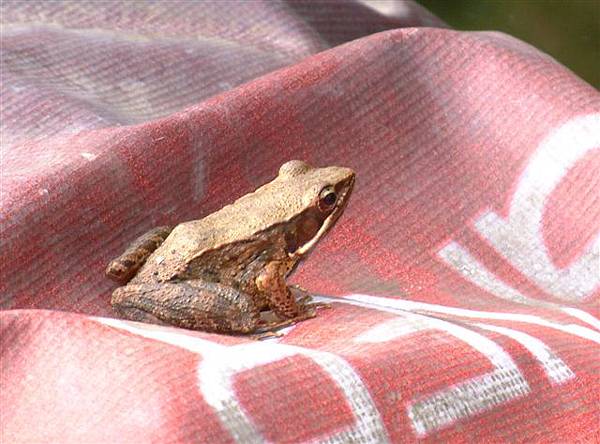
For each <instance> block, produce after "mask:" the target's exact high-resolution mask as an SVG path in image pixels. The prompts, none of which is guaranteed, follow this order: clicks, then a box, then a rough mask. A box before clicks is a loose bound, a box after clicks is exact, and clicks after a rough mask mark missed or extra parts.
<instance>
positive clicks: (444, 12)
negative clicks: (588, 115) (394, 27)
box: [417, 0, 600, 88]
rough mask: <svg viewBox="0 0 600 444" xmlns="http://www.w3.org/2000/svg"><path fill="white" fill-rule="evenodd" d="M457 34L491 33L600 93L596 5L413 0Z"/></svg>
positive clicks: (583, 0)
mask: <svg viewBox="0 0 600 444" xmlns="http://www.w3.org/2000/svg"><path fill="white" fill-rule="evenodd" d="M417 1H418V2H419V3H420V4H422V5H423V6H425V7H426V8H427V9H429V10H430V11H431V12H432V13H434V14H435V15H437V16H438V17H439V18H441V19H442V20H444V21H445V22H446V23H448V24H449V25H450V26H452V27H453V28H456V29H460V30H473V31H475V30H496V31H502V32H505V33H507V34H510V35H512V36H514V37H517V38H519V39H521V40H523V41H525V42H527V43H530V44H531V45H533V46H535V47H536V48H538V49H540V50H542V51H544V52H545V53H547V54H550V55H551V56H552V57H554V58H555V59H556V60H558V61H559V62H561V63H562V64H563V65H565V66H567V67H568V68H569V69H571V70H572V71H574V72H575V73H577V74H578V75H579V76H580V77H581V78H583V79H584V80H586V81H587V82H588V83H590V84H591V85H593V86H595V87H596V88H600V0H417Z"/></svg>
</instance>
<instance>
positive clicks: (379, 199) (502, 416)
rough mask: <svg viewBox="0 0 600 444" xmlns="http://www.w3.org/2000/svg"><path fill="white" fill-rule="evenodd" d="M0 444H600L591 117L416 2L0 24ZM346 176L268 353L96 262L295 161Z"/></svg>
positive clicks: (573, 98)
mask: <svg viewBox="0 0 600 444" xmlns="http://www.w3.org/2000/svg"><path fill="white" fill-rule="evenodd" d="M1 17H2V20H3V23H2V60H1V62H2V72H1V73H2V116H1V117H2V119H1V120H2V162H1V168H2V176H1V179H2V213H1V217H2V224H1V229H2V235H1V243H2V244H1V245H2V246H1V250H0V255H1V258H0V263H1V265H2V267H1V271H0V272H1V277H0V286H1V287H0V288H1V291H0V294H1V304H2V308H3V311H2V314H1V316H0V319H1V337H0V338H1V344H2V345H1V346H2V355H1V393H0V399H1V405H0V408H1V412H2V414H1V417H0V420H1V427H0V428H1V438H0V439H1V441H2V442H3V443H4V442H6V443H19V442H22V443H34V442H35V443H37V442H56V443H69V442H73V443H83V442H85V443H109V442H110V443H113V442H119V443H142V442H157V443H158V442H160V443H164V442H199V443H204V442H207V443H217V442H219V443H220V442H223V443H232V442H238V443H254V442H257V443H260V442H272V443H291V442H294V443H296V442H327V443H347V442H361V443H385V442H401V443H404V442H407V443H408V442H416V441H424V442H567V441H568V442H599V441H600V376H599V375H600V345H599V344H600V321H598V319H597V318H598V316H600V303H599V301H600V265H599V249H600V174H599V173H598V172H599V171H600V94H598V91H596V90H595V89H594V88H593V87H591V86H590V85H588V84H586V83H585V82H583V81H582V80H580V79H579V78H578V77H577V76H576V75H575V74H573V73H572V72H570V71H569V70H568V69H566V68H565V67H563V66H561V65H560V64H558V63H557V62H556V61H555V60H553V59H552V58H550V57H549V56H547V55H545V54H542V53H541V52H539V51H538V50H536V49H535V48H533V47H531V46H529V45H527V44H525V43H523V42H521V41H518V40H516V39H514V38H512V37H509V36H507V35H504V34H500V33H495V32H458V31H454V30H450V29H448V28H447V27H446V26H445V25H444V24H443V23H442V22H441V21H439V20H438V19H436V18H435V17H433V16H431V15H430V14H429V13H427V11H425V10H424V9H423V8H421V7H420V6H418V5H417V4H415V3H411V2H404V1H388V2H366V1H359V0H355V1H345V2H305V1H266V0H265V1H258V0H255V1H252V2H220V1H215V2H186V1H182V2H173V1H165V2H160V1H158V2H141V1H136V2H107V1H103V2H67V1H65V2H23V1H14V2H11V1H5V2H3V3H2V14H1ZM294 158H298V159H304V160H307V161H309V162H311V163H313V164H315V165H321V166H322V165H331V164H335V165H343V166H349V167H352V168H354V169H355V170H356V171H357V184H356V188H355V192H354V195H353V197H352V199H351V202H350V205H349V207H348V208H347V210H346V213H345V215H344V216H343V218H342V219H341V220H340V222H339V224H338V226H337V227H336V229H335V230H334V231H333V232H332V233H331V234H330V235H329V237H328V238H327V239H325V240H324V241H323V242H322V243H321V245H320V246H319V247H318V248H317V249H316V250H315V252H314V253H313V254H312V256H311V257H310V258H309V260H308V261H307V262H306V263H305V264H304V265H303V266H302V267H301V268H300V269H299V270H298V272H297V273H296V274H295V275H294V276H293V279H292V281H293V282H296V283H299V284H301V285H302V286H304V287H306V288H308V289H310V290H311V291H313V292H315V293H317V294H319V295H321V299H322V300H327V301H331V302H332V304H333V309H332V310H322V311H320V312H319V316H318V317H317V318H315V319H312V320H309V321H306V322H302V323H299V324H298V325H296V326H294V327H292V328H290V329H288V330H287V331H286V334H285V336H284V337H283V338H281V339H277V340H269V341H262V342H257V341H252V340H248V339H245V338H244V337H231V336H224V335H214V334H207V333H202V332H193V331H187V330H182V329H176V328H167V327H158V326H152V325H146V324H139V323H134V322H128V321H124V320H120V319H116V318H115V315H114V313H113V312H112V310H111V308H110V304H109V300H110V293H111V291H112V289H113V288H114V286H113V284H112V283H111V282H110V281H109V280H107V279H106V278H105V277H104V275H103V269H104V267H105V265H106V263H107V262H108V261H109V260H110V259H111V258H112V257H114V256H115V255H117V254H119V253H120V252H121V251H122V250H123V249H124V247H125V246H126V245H127V244H128V243H129V242H130V241H131V240H132V239H134V238H135V237H136V236H137V235H139V234H141V233H143V232H145V231H147V230H148V229H150V228H152V227H154V226H157V225H161V224H167V223H168V224H173V223H176V222H179V221H183V220H189V219H197V218H200V217H202V216H204V215H207V214H209V213H211V212H213V211H215V210H216V209H218V208H220V207H221V206H222V205H224V204H225V203H227V202H229V201H231V200H232V199H234V198H236V197H238V196H240V195H242V194H245V193H247V192H249V191H251V190H253V189H254V188H256V187H257V186H258V185H260V184H262V183H264V182H266V181H268V180H270V179H271V178H272V177H273V176H274V175H275V174H276V171H277V169H278V167H279V166H280V165H281V164H282V163H284V162H285V161H286V160H289V159H294Z"/></svg>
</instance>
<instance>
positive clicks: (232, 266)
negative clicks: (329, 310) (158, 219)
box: [106, 160, 355, 333]
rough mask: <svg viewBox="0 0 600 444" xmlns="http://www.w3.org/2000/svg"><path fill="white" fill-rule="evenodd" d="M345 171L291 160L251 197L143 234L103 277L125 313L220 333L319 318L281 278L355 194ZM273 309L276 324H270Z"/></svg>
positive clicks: (119, 309)
mask: <svg viewBox="0 0 600 444" xmlns="http://www.w3.org/2000/svg"><path fill="white" fill-rule="evenodd" d="M354 177H355V175H354V172H353V171H352V170H351V169H349V168H342V167H336V166H332V167H327V168H314V167H312V166H310V165H309V164H307V163H305V162H303V161H300V160H292V161H289V162H287V163H285V164H283V165H282V166H281V168H280V169H279V174H278V176H277V177H276V178H275V179H274V180H273V181H272V182H269V183H267V184H265V185H263V186H261V187H260V188H258V189H257V190H256V191H254V192H253V193H250V194H247V195H245V196H243V197H241V198H239V199H238V200H236V201H235V202H234V203H232V204H230V205H227V206H225V207H223V208H221V209H220V210H219V211H217V212H215V213H213V214H210V215H208V216H206V217H205V218H203V219H200V220H194V221H190V222H185V223H182V224H180V225H177V226H176V227H174V228H170V227H158V228H156V229H154V230H151V231H150V232H148V233H146V234H145V235H143V236H142V237H140V238H139V239H137V240H136V241H134V242H133V244H132V245H131V246H130V247H129V248H128V249H127V250H126V251H125V253H123V254H122V255H121V256H120V257H119V258H117V259H115V260H113V261H112V262H111V263H110V264H109V266H108V267H107V269H106V273H107V275H108V276H109V277H111V278H113V279H114V280H116V281H117V282H119V283H121V284H127V285H125V286H123V287H120V288H117V289H116V290H115V291H114V292H113V295H112V300H111V303H112V305H113V307H114V308H115V310H116V311H117V312H119V313H120V314H121V315H123V316H125V317H127V318H129V319H133V320H137V321H145V322H151V323H160V324H171V325H176V326H179V327H183V328H190V329H197V330H204V331H213V332H221V333H252V332H256V331H260V330H269V329H273V328H277V327H280V326H282V325H288V324H290V323H294V322H296V321H300V320H304V319H308V318H311V317H314V316H315V315H316V307H317V306H318V304H312V303H309V302H310V297H304V298H301V299H299V300H296V298H295V296H294V295H293V293H292V291H291V290H290V288H289V287H288V286H287V285H286V282H285V278H286V276H288V275H289V273H290V272H291V271H292V270H293V269H294V267H295V266H296V265H297V264H298V263H299V262H300V261H301V260H302V259H303V258H305V257H306V255H307V254H308V252H309V251H310V250H311V249H312V248H313V247H314V246H315V244H316V243H317V242H318V241H319V240H320V239H322V238H323V236H324V235H325V234H326V233H327V232H328V231H329V230H330V229H331V228H332V227H333V225H334V224H335V223H336V221H337V220H338V218H339V217H340V215H341V214H342V212H343V211H344V208H345V207H346V204H347V203H348V199H349V197H350V194H351V192H352V188H353V186H354ZM267 310H271V311H272V312H273V313H274V314H275V315H276V316H277V319H276V320H271V321H265V320H263V319H262V318H261V312H262V311H267Z"/></svg>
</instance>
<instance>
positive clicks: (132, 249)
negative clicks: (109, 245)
mask: <svg viewBox="0 0 600 444" xmlns="http://www.w3.org/2000/svg"><path fill="white" fill-rule="evenodd" d="M171 231H173V227H156V228H153V229H152V230H150V231H148V232H147V233H144V234H143V235H142V236H140V237H138V238H137V239H136V240H134V241H133V242H132V243H131V245H129V247H128V248H127V250H125V252H124V253H123V254H122V255H121V256H119V257H118V258H116V259H113V260H112V261H111V262H110V264H108V266H107V267H106V271H105V273H106V275H107V276H108V277H109V278H111V279H112V280H114V281H116V282H118V283H119V284H122V285H124V284H126V283H127V282H129V281H130V280H131V278H132V277H133V276H135V274H136V273H137V272H138V270H139V269H140V268H141V267H142V265H144V263H145V262H146V259H148V257H149V256H150V255H151V254H152V253H153V252H154V251H155V250H156V249H157V248H158V247H160V246H161V244H162V243H163V242H164V241H165V239H166V238H167V237H168V236H169V234H171Z"/></svg>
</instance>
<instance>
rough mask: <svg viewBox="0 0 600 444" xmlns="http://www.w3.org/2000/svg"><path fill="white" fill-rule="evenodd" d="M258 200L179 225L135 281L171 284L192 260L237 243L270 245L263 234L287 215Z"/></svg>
mask: <svg viewBox="0 0 600 444" xmlns="http://www.w3.org/2000/svg"><path fill="white" fill-rule="evenodd" d="M259 190H260V189H259ZM259 190H257V191H259ZM255 197H256V192H255V193H251V194H248V195H246V196H243V197H242V198H240V199H238V200H237V201H235V202H234V203H232V204H230V205H227V206H225V207H223V208H221V209H220V210H219V211H217V212H215V213H212V214H210V215H208V216H206V217H205V218H203V219H199V220H193V221H188V222H184V223H181V224H179V225H177V226H176V227H175V229H173V231H172V232H171V234H170V235H169V237H167V239H166V240H165V242H164V243H163V244H162V245H161V246H160V247H159V248H158V249H157V250H156V251H155V252H154V253H152V255H151V256H150V257H149V258H148V260H147V261H146V263H145V264H144V266H143V267H142V268H141V269H140V271H139V272H138V273H137V275H136V276H135V278H134V279H133V281H132V282H134V283H136V282H137V283H140V282H149V281H159V282H164V281H168V280H171V279H174V278H178V277H181V276H182V275H184V274H186V272H187V269H188V266H189V264H190V262H191V261H192V260H197V259H199V258H201V257H202V256H204V255H206V254H209V253H211V252H214V251H217V250H221V251H226V250H230V251H235V248H233V245H235V244H249V243H256V242H258V243H262V242H266V239H265V238H264V237H265V236H264V235H262V233H265V231H268V229H269V228H272V227H273V226H277V225H280V224H281V223H283V222H285V221H286V220H287V219H286V218H287V214H286V213H285V211H282V210H279V209H278V208H277V206H276V205H272V204H271V205H269V203H268V202H264V201H263V200H262V199H256V198H255ZM260 201H262V206H260V205H261V202H260ZM267 215H268V216H267ZM229 246H232V247H231V248H228V247H229ZM248 248H249V249H252V248H250V247H248ZM255 248H258V246H257V247H255Z"/></svg>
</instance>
